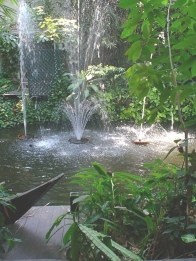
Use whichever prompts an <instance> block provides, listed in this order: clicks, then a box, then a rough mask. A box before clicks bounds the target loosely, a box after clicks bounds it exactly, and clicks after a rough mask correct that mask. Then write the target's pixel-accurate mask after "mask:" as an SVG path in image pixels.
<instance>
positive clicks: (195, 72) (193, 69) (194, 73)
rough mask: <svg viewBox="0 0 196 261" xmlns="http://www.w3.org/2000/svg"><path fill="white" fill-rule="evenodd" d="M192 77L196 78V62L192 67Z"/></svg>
mask: <svg viewBox="0 0 196 261" xmlns="http://www.w3.org/2000/svg"><path fill="white" fill-rule="evenodd" d="M191 75H192V77H195V76H196V62H194V63H193V65H192V67H191Z"/></svg>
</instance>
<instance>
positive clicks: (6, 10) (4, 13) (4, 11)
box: [0, 0, 18, 22]
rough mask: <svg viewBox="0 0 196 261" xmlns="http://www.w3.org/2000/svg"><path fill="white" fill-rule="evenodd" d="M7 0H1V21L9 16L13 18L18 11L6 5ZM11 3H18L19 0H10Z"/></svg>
mask: <svg viewBox="0 0 196 261" xmlns="http://www.w3.org/2000/svg"><path fill="white" fill-rule="evenodd" d="M5 2H6V0H0V22H1V21H4V20H5V19H6V18H7V17H9V18H11V19H13V16H14V15H16V11H15V10H14V9H13V8H11V7H9V6H7V5H5ZM10 2H11V4H13V5H17V4H18V1H17V0H10Z"/></svg>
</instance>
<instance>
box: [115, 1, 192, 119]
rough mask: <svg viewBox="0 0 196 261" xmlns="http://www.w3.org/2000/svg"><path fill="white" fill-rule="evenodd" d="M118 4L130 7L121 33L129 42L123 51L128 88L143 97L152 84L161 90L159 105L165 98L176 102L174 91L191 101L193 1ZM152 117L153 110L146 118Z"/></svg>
mask: <svg viewBox="0 0 196 261" xmlns="http://www.w3.org/2000/svg"><path fill="white" fill-rule="evenodd" d="M119 7H121V8H123V9H130V14H129V18H128V20H127V21H126V22H125V23H124V25H123V28H124V29H123V32H122V35H121V36H122V38H126V39H127V42H129V43H130V44H131V46H130V48H129V49H128V50H127V52H126V55H127V56H128V60H130V61H131V62H132V65H131V67H130V68H129V69H128V70H127V72H126V78H127V79H128V80H129V86H130V89H131V92H132V93H136V95H137V96H138V97H139V98H140V99H142V98H143V97H144V96H146V95H147V93H148V92H149V89H151V88H152V87H155V88H156V89H157V90H158V91H160V93H161V97H160V103H159V105H158V108H161V107H162V106H163V105H164V103H165V101H166V100H167V99H170V101H171V103H172V104H175V102H176V94H177V93H179V94H180V102H181V103H183V102H184V99H185V98H187V97H190V95H191V96H192V98H191V99H193V101H194V100H195V93H196V88H195V87H196V85H195V65H194V60H195V55H196V53H195V44H196V43H195V41H194V40H193V39H195V28H196V16H195V14H193V11H192V10H193V9H194V8H196V3H195V1H193V0H189V1H183V2H181V1H180V0H176V1H175V3H174V4H172V5H171V4H170V1H162V0H159V1H156V2H154V1H153V0H150V1H141V2H140V3H139V2H138V3H137V1H134V2H132V3H131V4H130V3H129V1H126V0H122V1H121V2H120V3H119ZM168 19H169V20H168ZM168 47H169V48H170V47H171V53H169V50H168ZM171 64H172V66H173V68H172V67H171ZM174 80H176V81H175V83H174ZM157 113H158V111H156V112H155V114H157ZM155 116H156V115H155ZM153 119H154V115H153V114H152V116H151V117H150V118H149V121H150V122H153Z"/></svg>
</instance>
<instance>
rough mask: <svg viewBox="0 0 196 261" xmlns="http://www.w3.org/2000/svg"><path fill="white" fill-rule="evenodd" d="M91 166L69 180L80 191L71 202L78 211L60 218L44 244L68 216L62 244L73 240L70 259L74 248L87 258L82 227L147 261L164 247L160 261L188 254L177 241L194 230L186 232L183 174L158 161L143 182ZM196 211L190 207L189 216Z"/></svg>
mask: <svg viewBox="0 0 196 261" xmlns="http://www.w3.org/2000/svg"><path fill="white" fill-rule="evenodd" d="M92 166H93V167H92V168H88V169H84V170H83V171H82V172H80V173H77V174H75V175H74V176H73V177H72V178H71V179H72V181H71V184H77V185H78V187H79V191H80V195H79V197H78V198H76V199H74V201H73V203H74V204H78V203H79V206H80V207H79V209H78V210H77V211H76V213H67V214H64V215H62V216H60V217H59V218H58V219H57V220H56V221H55V223H54V224H53V226H52V227H51V229H50V231H49V232H48V234H47V239H49V238H50V237H51V236H52V234H53V230H54V229H55V228H56V227H57V229H60V228H61V226H63V225H62V223H61V222H62V220H64V219H66V218H68V219H69V218H70V214H71V215H73V222H74V223H73V224H74V225H73V227H72V228H70V229H68V231H67V233H66V234H65V235H64V237H63V244H64V246H65V245H67V244H68V242H69V241H71V245H68V246H70V247H71V249H72V250H71V249H70V250H69V251H71V252H70V254H71V253H72V252H73V251H74V249H75V248H74V246H77V247H78V251H79V253H80V255H81V256H82V257H83V260H85V258H87V257H89V256H90V254H89V253H91V248H90V246H91V243H92V242H91V240H92V238H91V239H90V242H91V243H90V242H89V238H88V240H87V238H86V235H85V236H84V234H81V230H80V229H81V227H82V228H83V227H87V228H86V229H87V230H88V231H91V230H93V231H95V232H94V233H95V235H96V233H97V232H98V233H101V234H103V235H105V236H107V237H109V238H110V239H111V240H113V241H115V242H117V243H118V244H120V245H121V246H123V247H125V246H127V247H128V248H129V250H131V251H132V252H134V251H137V254H140V255H141V256H142V257H143V258H146V259H154V258H155V257H156V256H161V255H162V254H163V253H162V252H163V248H164V250H165V251H164V253H167V255H165V254H164V255H162V257H164V258H165V257H170V255H172V253H174V255H180V254H181V255H185V254H186V251H187V252H188V250H187V248H186V246H185V245H184V243H183V241H182V239H181V237H182V236H183V235H184V237H185V233H186V231H188V230H189V229H190V228H191V227H192V228H193V224H192V225H191V227H190V226H188V225H187V223H186V182H185V175H184V174H185V171H184V170H182V169H179V168H178V167H176V166H174V165H170V164H165V163H164V162H163V161H162V160H160V159H157V160H156V161H155V163H151V164H145V165H144V168H146V169H147V170H148V173H147V176H146V177H145V178H142V177H138V176H136V175H133V174H130V173H123V172H114V173H110V172H107V171H106V170H105V169H104V168H103V167H102V166H101V165H100V164H98V163H93V164H92ZM194 189H195V186H194ZM195 207H196V206H195V203H193V204H192V210H193V211H194V209H195ZM71 219H72V218H71ZM60 224H61V225H60ZM66 224H67V222H66ZM71 224H72V222H70V224H69V225H71ZM81 224H82V226H81ZM71 226H72V225H71ZM89 228H90V229H91V230H89ZM74 231H75V232H74ZM85 231H86V230H85ZM83 232H84V231H83ZM54 233H55V232H54ZM72 233H73V234H74V233H76V234H74V235H75V236H76V235H77V236H78V240H79V241H77V244H76V241H72V240H73V238H72V236H71V235H72ZM91 233H92V234H93V232H92V231H91ZM192 236H193V234H192ZM74 242H75V243H74ZM109 242H110V241H109ZM128 242H129V243H128ZM72 243H73V245H72ZM110 243H111V242H110ZM107 246H109V245H107ZM179 246H181V247H180V250H179ZM74 252H75V251H74ZM98 252H99V251H98ZM68 253H69V252H68ZM85 253H86V254H87V255H86V256H84V255H85ZM115 253H117V252H116V251H115ZM134 254H135V253H134ZM130 255H131V254H130ZM119 257H121V254H119ZM174 257H175V256H174ZM94 258H95V257H94ZM76 260H77V259H76ZM86 260H88V258H87V259H86ZM93 260H99V259H96V258H95V259H93ZM100 260H101V259H100ZM109 260H112V259H109Z"/></svg>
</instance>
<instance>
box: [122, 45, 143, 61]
mask: <svg viewBox="0 0 196 261" xmlns="http://www.w3.org/2000/svg"><path fill="white" fill-rule="evenodd" d="M137 49H139V52H140V55H141V40H138V41H136V42H134V43H133V44H132V45H131V47H130V48H129V49H128V50H127V51H126V53H125V55H128V59H129V60H131V59H132V56H133V55H134V52H135V51H136V50H137ZM139 52H137V53H138V55H139Z"/></svg>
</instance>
